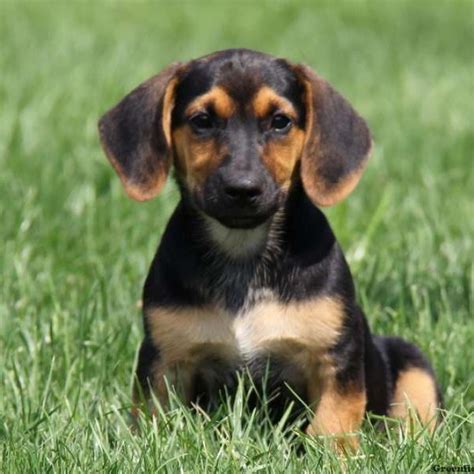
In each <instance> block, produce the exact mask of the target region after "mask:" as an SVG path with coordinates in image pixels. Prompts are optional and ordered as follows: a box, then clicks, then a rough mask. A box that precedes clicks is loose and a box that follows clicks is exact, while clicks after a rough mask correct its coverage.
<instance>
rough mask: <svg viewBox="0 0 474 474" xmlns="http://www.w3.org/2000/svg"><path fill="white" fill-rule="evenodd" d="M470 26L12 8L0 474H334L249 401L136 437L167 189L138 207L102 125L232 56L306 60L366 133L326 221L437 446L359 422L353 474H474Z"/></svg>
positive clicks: (389, 15)
mask: <svg viewBox="0 0 474 474" xmlns="http://www.w3.org/2000/svg"><path fill="white" fill-rule="evenodd" d="M473 17H474V12H473V6H472V3H469V2H455V1H452V2H441V1H440V2H395V1H393V2H388V1H386V2H384V1H380V2H349V3H347V2H345V3H342V2H341V3H340V2H329V1H328V2H304V3H288V2H275V3H259V4H258V5H254V4H252V3H250V2H249V3H245V2H244V3H226V4H224V3H222V2H219V3H213V2H209V3H205V4H201V3H200V4H197V3H192V2H183V3H176V4H174V3H155V4H151V3H127V4H125V3H117V4H107V5H105V4H103V5H97V4H95V3H83V4H70V3H68V4H66V3H65V4H59V3H31V4H19V3H18V2H12V3H2V4H1V5H0V71H1V74H0V166H1V172H0V238H1V239H2V242H3V245H2V248H1V252H0V443H1V444H0V449H1V451H2V457H1V461H0V471H1V472H21V473H24V472H45V471H58V472H70V471H84V472H101V471H111V472H129V471H139V472H141V471H151V472H154V471H157V470H158V469H159V468H161V469H162V470H163V471H164V472H171V473H174V472H206V471H209V472H213V471H218V472H254V471H263V472H318V471H320V470H323V469H324V470H328V471H329V472H337V471H338V470H339V469H340V468H341V467H340V466H341V465H340V463H341V461H340V460H339V459H337V457H336V456H335V455H334V454H333V453H332V452H331V451H329V450H327V449H325V448H324V444H321V442H320V441H319V440H313V439H309V438H307V437H306V436H304V435H302V434H301V433H299V432H298V430H297V429H295V428H293V429H291V428H290V432H288V431H285V430H283V429H281V430H279V429H276V430H275V429H269V427H268V425H267V424H265V423H260V422H258V418H257V417H256V414H252V413H247V410H246V408H245V391H243V392H242V393H241V394H240V397H237V398H236V399H235V400H234V401H233V402H231V401H229V402H228V404H223V406H222V407H221V409H220V410H219V412H218V413H217V414H215V415H211V417H209V416H206V415H205V414H203V413H196V412H195V411H192V410H188V409H187V408H184V407H182V406H181V405H180V404H179V402H178V401H175V404H174V408H173V410H172V411H171V412H170V413H168V414H167V415H166V416H165V418H164V419H160V422H158V421H157V420H155V421H153V420H142V422H141V425H142V426H141V431H140V434H138V435H132V434H131V433H130V430H129V428H128V410H129V407H130V387H131V381H132V370H133V364H134V359H135V355H136V350H137V347H138V344H139V342H140V338H141V336H142V327H141V319H140V312H139V309H138V308H137V301H138V300H139V299H140V296H141V287H142V285H143V281H144V278H145V276H146V273H147V270H148V265H149V264H150V262H151V259H152V257H153V253H154V251H155V248H156V245H157V243H158V241H159V238H160V235H161V232H162V230H163V227H164V225H165V223H166V221H167V218H168V216H169V214H170V212H171V211H172V209H173V206H174V205H175V203H176V201H177V193H176V190H175V188H174V186H173V185H172V184H169V185H168V186H167V188H166V190H165V191H164V193H162V195H161V196H160V197H159V198H158V199H156V200H154V201H152V202H150V203H146V204H137V203H134V202H131V201H129V200H127V198H126V197H125V195H124V193H123V191H122V189H121V188H120V183H119V181H118V179H117V178H116V177H115V176H114V173H113V171H112V169H111V168H110V167H109V165H108V164H107V162H106V160H105V158H104V156H103V154H102V152H101V150H100V148H99V145H98V140H97V133H96V121H97V118H98V117H99V116H100V114H101V113H102V112H104V111H105V110H106V109H107V108H108V107H110V106H111V105H112V104H114V103H115V102H116V101H117V100H118V99H119V98H121V97H122V96H123V95H124V94H125V93H126V92H128V91H129V90H130V89H132V88H133V87H134V86H136V85H137V84H138V83H140V82H141V81H143V80H144V79H146V78H147V77H149V76H151V75H152V74H153V73H155V72H157V71H158V70H159V69H160V68H162V67H164V66H165V65H166V64H168V63H170V62H173V61H176V60H187V59H189V58H191V57H194V56H199V55H201V54H205V53H208V52H210V51H213V50H217V49H223V48H227V47H235V46H245V47H251V48H255V49H260V50H264V51H267V52H270V53H274V54H276V55H281V56H285V57H289V58H291V59H293V60H295V61H304V62H306V63H309V64H310V65H312V66H313V67H315V68H316V69H317V70H318V71H319V72H320V73H321V74H322V75H323V76H325V77H326V78H327V79H329V80H330V81H331V82H332V83H333V84H334V86H335V87H336V88H337V89H338V90H340V91H341V92H342V93H343V94H344V95H345V96H346V97H347V98H349V99H350V100H351V101H352V102H353V104H354V105H355V107H356V108H357V109H358V111H359V112H360V113H361V114H362V115H364V116H365V117H366V118H367V119H368V122H369V123H370V125H371V128H372V130H373V134H374V138H375V142H376V148H375V152H374V155H373V157H372V160H371V162H370V164H369V166H368V170H367V172H366V175H365V177H364V178H363V180H362V182H361V184H360V186H359V188H358V189H357V191H356V192H355V193H354V194H353V195H352V196H351V197H350V198H349V199H348V200H347V202H345V203H343V204H340V205H338V206H337V207H336V208H334V209H331V210H329V211H327V214H328V216H329V218H330V220H331V222H332V224H333V227H334V230H335V232H336V235H337V236H338V238H339V240H340V242H341V244H342V246H343V248H344V249H345V252H346V255H347V257H348V259H349V262H350V264H351V268H352V270H353V273H354V276H355V279H356V283H357V288H358V295H359V300H360V302H361V304H362V305H363V307H364V310H365V311H366V313H367V316H368V319H369V321H370V324H371V326H372V328H373V330H374V332H378V333H383V334H393V335H399V336H403V337H406V338H407V339H409V340H411V341H413V342H416V343H417V344H419V345H420V347H422V348H423V350H424V351H425V352H426V353H427V355H428V356H429V358H430V360H431V361H432V363H433V365H434V367H435V369H436V371H437V374H438V376H439V380H440V383H441V385H442V388H443V393H444V396H445V401H446V409H447V412H446V420H445V423H444V425H443V426H442V428H441V429H440V430H439V431H438V432H437V433H436V434H435V435H434V436H433V437H429V436H425V435H422V436H420V438H419V439H416V436H415V439H414V438H413V437H403V436H401V435H400V430H397V429H392V430H390V431H389V432H388V433H384V434H382V433H380V432H378V431H377V430H376V429H374V428H373V427H372V425H371V424H370V423H369V422H367V423H366V424H365V425H364V428H363V430H362V433H361V437H362V439H361V448H360V451H359V452H358V453H357V455H356V456H354V457H351V458H349V459H347V460H345V461H344V462H345V464H346V467H347V468H348V470H349V472H361V471H362V472H364V471H365V472H397V473H399V472H424V471H427V470H428V469H430V467H431V466H433V465H435V464H439V465H453V464H454V465H460V464H468V463H469V462H471V464H472V459H473V453H472V446H474V443H473V441H474V439H473V430H472V411H473V408H474V402H473V400H474V390H473V385H472V382H473V362H472V355H471V353H472V351H471V346H472V344H471V341H472V340H474V325H473V314H472V313H473V271H472V256H473V233H474V232H473V231H474V221H473V219H472V215H473V206H472V190H473V188H474V186H473V184H474V183H473V165H472V163H473V149H474V134H473V128H472V117H473V110H474V99H473V92H472V77H473V74H474V70H473V61H472V60H473V58H472V54H473V53H472V51H473V50H472V45H473V44H474V33H473V30H474V21H473ZM301 447H303V448H302V449H301Z"/></svg>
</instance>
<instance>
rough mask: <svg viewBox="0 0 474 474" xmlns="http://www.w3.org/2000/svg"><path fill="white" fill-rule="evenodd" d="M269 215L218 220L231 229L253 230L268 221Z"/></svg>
mask: <svg viewBox="0 0 474 474" xmlns="http://www.w3.org/2000/svg"><path fill="white" fill-rule="evenodd" d="M269 217H270V216H269V215H266V214H265V215H263V214H261V215H248V216H221V217H219V218H217V220H218V221H219V222H220V223H221V224H222V225H224V226H225V227H229V228H230V229H253V228H254V227H258V226H259V225H261V224H263V223H264V222H265V221H266V220H268V218H269Z"/></svg>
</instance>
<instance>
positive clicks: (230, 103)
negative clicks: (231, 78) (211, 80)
mask: <svg viewBox="0 0 474 474" xmlns="http://www.w3.org/2000/svg"><path fill="white" fill-rule="evenodd" d="M210 106H212V107H214V110H215V112H216V114H217V115H218V116H219V117H221V118H224V119H226V118H229V117H230V116H231V115H232V114H233V113H234V111H235V102H234V100H233V99H232V98H231V97H230V96H229V94H227V92H226V91H225V90H224V89H223V88H222V87H219V86H215V87H213V88H212V89H211V90H210V91H208V92H206V93H205V94H203V95H201V96H199V97H198V98H197V99H195V100H193V101H192V102H191V103H190V104H189V105H188V107H187V108H186V115H187V116H188V117H189V116H190V115H192V114H193V113H196V112H199V111H202V110H206V109H207V108H208V107H210Z"/></svg>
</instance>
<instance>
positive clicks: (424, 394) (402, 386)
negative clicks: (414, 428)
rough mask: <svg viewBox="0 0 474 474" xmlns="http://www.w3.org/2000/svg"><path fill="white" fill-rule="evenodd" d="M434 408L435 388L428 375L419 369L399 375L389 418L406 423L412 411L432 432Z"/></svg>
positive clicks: (435, 402) (434, 421) (435, 404)
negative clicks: (399, 419)
mask: <svg viewBox="0 0 474 474" xmlns="http://www.w3.org/2000/svg"><path fill="white" fill-rule="evenodd" d="M436 407H437V395H436V386H435V382H434V380H433V377H432V376H431V375H430V374H428V373H427V372H426V371H424V370H422V369H419V368H411V369H408V370H406V371H404V372H402V373H400V375H399V376H398V379H397V382H396V386H395V393H394V396H393V401H392V404H391V408H390V412H389V414H390V416H391V417H394V418H403V419H405V420H407V421H408V420H409V419H410V410H414V411H416V413H417V414H418V416H419V418H420V421H421V423H422V424H423V425H424V426H427V427H428V429H429V430H430V431H431V432H432V431H433V430H434V429H435V427H436Z"/></svg>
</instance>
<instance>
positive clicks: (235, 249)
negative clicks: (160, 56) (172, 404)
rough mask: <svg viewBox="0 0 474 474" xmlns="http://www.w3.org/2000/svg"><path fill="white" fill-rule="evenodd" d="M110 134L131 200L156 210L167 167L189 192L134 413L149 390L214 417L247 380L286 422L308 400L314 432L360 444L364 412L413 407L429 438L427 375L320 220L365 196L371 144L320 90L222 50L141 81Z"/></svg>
mask: <svg viewBox="0 0 474 474" xmlns="http://www.w3.org/2000/svg"><path fill="white" fill-rule="evenodd" d="M99 131H100V138H101V142H102V146H103V148H104V150H105V153H106V155H107V157H108V159H109V160H110V162H111V163H112V165H113V167H114V168H115V170H116V171H117V173H118V175H119V177H120V179H121V181H122V183H123V185H124V187H125V190H126V192H127V193H128V195H129V196H130V197H132V198H133V199H136V200H138V201H144V200H147V199H151V198H153V197H154V196H156V195H157V194H158V193H159V192H160V190H161V189H162V187H163V185H164V183H165V181H166V178H167V176H168V173H169V171H170V168H171V166H172V165H173V166H174V170H175V176H176V182H177V184H178V187H179V190H180V192H181V199H180V201H179V203H178V205H177V207H176V209H175V211H174V213H173V215H172V217H171V219H170V221H169V223H168V225H167V227H166V230H165V232H164V235H163V237H162V240H161V244H160V246H159V248H158V251H157V253H156V255H155V258H154V260H153V263H152V265H151V268H150V271H149V274H148V277H147V279H146V283H145V288H144V292H143V316H144V329H145V337H144V340H143V343H142V346H141V348H140V352H139V357H138V366H137V369H136V380H137V383H136V386H135V390H134V399H135V403H136V404H137V406H138V405H139V403H140V399H141V397H146V398H149V397H150V390H153V392H154V393H155V395H156V396H157V397H158V399H159V400H160V402H161V403H162V404H163V405H165V406H166V403H167V397H168V393H167V387H168V386H172V387H174V389H175V390H176V391H177V392H178V393H179V395H180V396H181V397H182V399H183V400H184V401H185V402H187V403H200V404H202V405H204V406H206V407H209V406H212V405H213V403H215V402H216V400H218V399H219V394H220V393H221V391H222V389H223V388H224V387H226V389H227V390H232V387H233V386H234V385H235V380H236V374H237V373H238V372H239V371H246V372H248V373H249V374H250V376H251V378H252V379H253V380H254V381H255V386H257V387H262V389H263V390H265V391H267V392H268V393H269V394H272V396H271V400H272V402H271V413H272V415H273V416H274V417H275V418H277V419H278V417H279V416H281V414H282V410H284V409H285V407H286V406H287V403H288V401H289V400H291V399H295V398H296V399H297V400H298V399H300V400H302V401H304V402H305V404H307V405H309V406H311V407H312V408H313V410H314V416H313V417H312V419H310V420H309V422H308V425H307V428H306V430H307V432H308V433H309V434H318V435H332V436H333V437H334V439H336V441H337V443H339V445H343V446H346V445H349V446H352V447H356V446H357V437H354V436H350V437H349V436H347V434H349V433H353V432H355V431H357V430H359V427H360V425H361V422H362V420H363V417H364V414H365V413H366V412H373V413H375V414H378V415H389V416H392V417H407V416H408V415H409V413H410V410H411V409H413V411H414V412H416V413H417V416H418V417H419V420H421V422H422V423H424V425H426V426H427V428H428V429H429V430H433V429H434V427H435V424H436V408H437V407H439V406H440V403H441V397H440V392H439V389H438V386H437V383H436V381H435V377H434V374H433V371H432V369H431V367H430V365H429V363H428V362H427V360H426V358H425V357H424V356H423V355H422V353H421V352H420V351H419V350H418V348H416V347H415V346H414V345H412V344H410V343H408V342H405V341H403V340H402V339H399V338H393V337H381V336H373V335H371V333H370V331H369V326H368V324H367V321H366V319H365V317H364V314H363V312H362V311H361V309H360V308H359V306H358V304H357V302H356V299H355V291H354V284H353V281H352V277H351V273H350V270H349V268H348V265H347V263H346V260H345V259H344V255H343V253H342V251H341V248H340V247H339V245H338V243H337V241H336V239H335V237H334V234H333V232H332V230H331V228H330V226H329V224H328V222H327V220H326V218H325V216H324V214H323V213H322V212H321V211H320V210H319V208H320V207H324V206H332V205H334V204H336V203H338V202H339V201H341V200H342V199H344V198H345V197H346V196H347V195H348V194H349V193H350V192H351V191H352V190H353V189H354V188H355V186H356V185H357V183H358V181H359V179H360V177H361V175H362V171H363V169H364V167H365V165H366V162H367V158H368V156H369V153H370V149H371V143H372V140H371V136H370V132H369V129H368V127H367V125H366V123H365V121H364V120H363V119H362V118H361V117H360V116H359V115H358V114H357V113H356V112H355V110H354V109H353V108H352V107H351V105H350V104H349V103H348V102H347V101H346V100H345V99H344V98H343V97H342V96H341V95H340V94H339V93H338V92H336V91H335V90H334V89H333V88H332V87H331V86H330V85H329V84H328V83H327V82H326V81H325V80H323V79H321V78H320V77H319V76H318V75H317V74H315V73H314V72H313V71H312V70H311V69H310V68H309V67H307V66H303V65H294V64H292V63H290V62H288V61H286V60H284V59H278V58H275V57H272V56H269V55H267V54H263V53H259V52H255V51H250V50H245V49H234V50H226V51H221V52H217V53H214V54H211V55H209V56H205V57H202V58H199V59H196V60H193V61H190V62H188V63H177V64H173V65H171V66H169V67H167V68H166V69H164V70H163V71H162V72H161V73H159V74H158V75H156V76H154V77H152V78H151V79H149V80H148V81H146V82H144V83H143V84H142V85H140V86H139V87H138V88H137V89H135V90H134V91H132V92H131V93H130V94H128V95H127V96H126V97H125V98H124V99H123V100H122V101H121V102H119V103H118V105H116V106H115V107H114V108H112V109H111V110H110V111H108V112H107V113H106V114H105V115H104V116H103V117H102V118H101V120H100V122H99ZM264 380H265V383H264V382H263V381H264ZM297 404H298V403H297ZM300 405H302V404H301V403H300Z"/></svg>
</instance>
